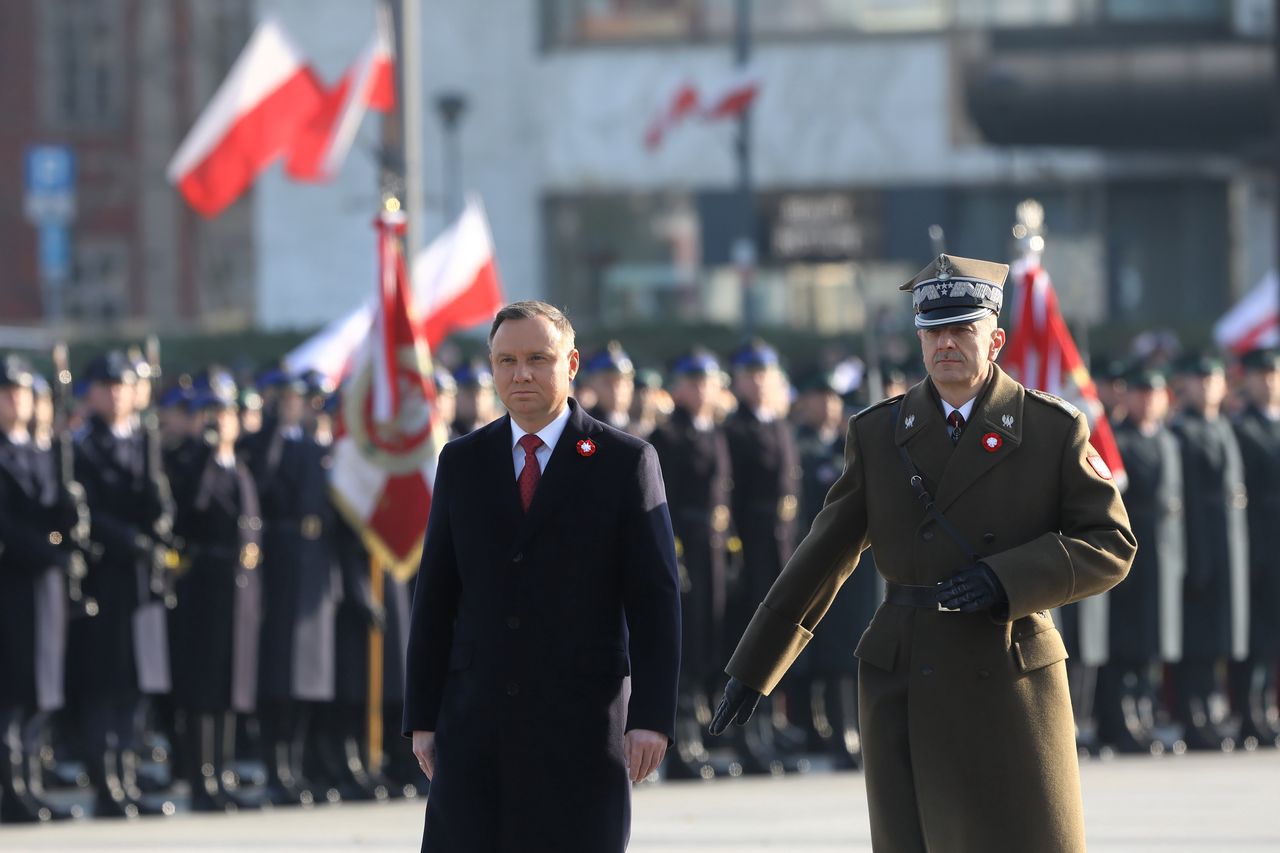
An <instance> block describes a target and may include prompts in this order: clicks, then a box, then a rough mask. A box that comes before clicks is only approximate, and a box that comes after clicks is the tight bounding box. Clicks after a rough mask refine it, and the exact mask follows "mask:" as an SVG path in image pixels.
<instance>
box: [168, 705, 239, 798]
mask: <svg viewBox="0 0 1280 853" xmlns="http://www.w3.org/2000/svg"><path fill="white" fill-rule="evenodd" d="M186 728H187V730H186V739H185V740H186V742H185V744H184V745H183V750H182V752H183V769H184V770H185V773H186V777H187V784H188V785H190V786H191V811H193V812H234V811H237V810H238V807H237V805H236V804H235V803H234V802H232V801H231V800H230V799H229V798H228V797H226V796H225V795H224V794H223V792H222V790H221V789H220V788H219V787H218V770H217V742H216V734H215V722H214V718H213V715H212V714H188V715H187V727H186Z"/></svg>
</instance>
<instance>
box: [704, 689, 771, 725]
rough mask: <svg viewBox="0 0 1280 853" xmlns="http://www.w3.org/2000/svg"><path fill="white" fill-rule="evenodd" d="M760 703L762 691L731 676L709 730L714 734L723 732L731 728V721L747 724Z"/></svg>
mask: <svg viewBox="0 0 1280 853" xmlns="http://www.w3.org/2000/svg"><path fill="white" fill-rule="evenodd" d="M758 704H760V691H758V690H752V689H751V688H750V687H748V686H747V685H745V684H743V683H742V682H741V681H739V680H738V679H736V678H732V677H731V678H730V679H729V683H728V684H726V685H725V686H724V698H723V699H721V700H720V704H719V705H718V706H717V707H716V715H715V716H714V717H712V718H711V725H710V726H709V727H708V728H707V731H709V732H711V734H713V735H718V734H721V733H722V732H723V731H724V730H725V729H727V728H729V724H730V723H737V724H738V725H740V726H745V725H746V724H747V720H749V719H751V715H752V714H754V713H755V712H756V705H758Z"/></svg>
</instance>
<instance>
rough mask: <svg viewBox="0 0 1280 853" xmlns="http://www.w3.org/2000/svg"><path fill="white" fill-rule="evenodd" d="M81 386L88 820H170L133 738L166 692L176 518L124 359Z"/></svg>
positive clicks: (81, 664)
mask: <svg viewBox="0 0 1280 853" xmlns="http://www.w3.org/2000/svg"><path fill="white" fill-rule="evenodd" d="M84 380H85V381H86V382H87V383H88V389H87V394H86V397H85V402H86V405H87V409H88V412H89V419H88V424H87V430H86V432H85V433H84V434H83V435H82V436H81V438H80V440H79V442H78V443H77V445H76V450H75V457H76V458H75V472H76V480H77V481H79V483H80V484H81V485H82V486H83V487H84V491H85V499H86V501H87V503H88V506H89V512H90V516H91V518H92V527H91V532H90V536H91V538H92V540H93V542H94V545H95V546H96V548H95V551H96V552H98V553H100V556H98V558H97V559H96V560H94V561H91V562H90V565H89V573H88V576H87V577H86V578H85V583H84V591H85V594H86V595H87V596H89V597H91V598H93V599H94V600H95V601H96V602H97V604H98V614H97V616H95V617H93V618H92V619H80V620H76V621H75V622H73V623H72V625H71V632H70V646H69V649H70V660H71V667H70V672H69V681H70V685H71V693H72V697H71V698H72V700H73V704H74V706H75V707H76V708H77V710H78V711H79V712H80V714H81V717H82V720H83V723H84V727H85V744H86V749H87V750H88V755H86V760H87V762H88V765H89V766H88V772H89V778H90V780H91V781H92V783H93V785H94V787H95V788H96V791H97V800H96V802H95V805H94V814H95V815H98V816H110V817H123V816H133V815H136V814H148V813H150V814H172V813H173V806H172V804H171V803H168V802H164V803H161V804H159V805H156V804H152V803H147V802H144V801H143V800H142V795H141V790H140V789H139V788H138V786H137V762H138V756H137V753H136V749H137V745H138V738H137V733H136V732H135V731H134V727H135V721H136V720H139V719H141V718H142V717H143V709H144V707H145V705H144V697H146V696H148V695H156V694H164V693H168V692H169V686H170V671H169V644H168V632H167V618H166V609H165V608H166V603H165V602H164V601H163V598H164V597H165V596H166V588H165V584H166V583H167V582H168V578H167V575H168V574H169V573H170V569H171V568H172V565H171V563H170V561H169V560H168V555H169V554H171V553H172V552H171V551H170V550H168V548H167V547H166V546H165V545H164V540H165V539H166V538H167V537H168V536H169V534H170V533H171V527H172V518H173V508H172V505H171V503H170V499H169V493H168V483H167V481H166V479H165V476H164V471H163V470H161V468H160V465H159V462H158V457H159V453H158V452H157V453H155V454H152V453H151V452H150V448H149V447H148V442H147V440H146V437H145V435H144V434H143V433H142V432H141V431H140V430H139V429H137V428H136V423H137V420H136V418H135V414H136V412H135V409H134V406H133V399H134V398H133V386H134V382H135V381H136V377H135V375H134V372H133V368H132V367H131V366H130V364H129V361H128V359H127V358H126V357H125V355H124V353H121V352H119V351H112V352H109V353H107V354H105V355H102V356H99V357H98V358H96V359H94V360H93V361H92V362H91V363H90V364H89V366H88V367H87V368H86V370H85V375H84ZM155 449H156V450H157V451H158V450H159V447H158V446H157V447H156V448H155Z"/></svg>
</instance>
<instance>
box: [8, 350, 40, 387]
mask: <svg viewBox="0 0 1280 853" xmlns="http://www.w3.org/2000/svg"><path fill="white" fill-rule="evenodd" d="M34 383H35V374H34V373H33V372H32V370H31V365H29V364H27V360H26V359H25V358H23V357H22V356H20V355H6V356H5V357H4V358H3V359H0V388H14V387H17V388H30V387H31V386H32V385H33V384H34Z"/></svg>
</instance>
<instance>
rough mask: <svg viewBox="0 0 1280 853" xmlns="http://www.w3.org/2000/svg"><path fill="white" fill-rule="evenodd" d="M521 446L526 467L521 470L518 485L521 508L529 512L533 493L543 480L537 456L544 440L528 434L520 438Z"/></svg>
mask: <svg viewBox="0 0 1280 853" xmlns="http://www.w3.org/2000/svg"><path fill="white" fill-rule="evenodd" d="M519 444H520V446H521V447H523V448H524V467H523V468H521V469H520V477H519V478H518V479H517V480H516V485H518V486H519V487H520V506H522V507H524V511H525V512H528V511H529V504H531V503H533V492H534V490H535V489H537V488H538V480H540V479H542V469H541V468H539V467H538V457H537V455H536V453H537V450H538V448H539V447H541V446H542V439H540V438H538V436H536V435H534V434H533V433H528V434H526V435H522V436H520V442H519Z"/></svg>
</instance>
